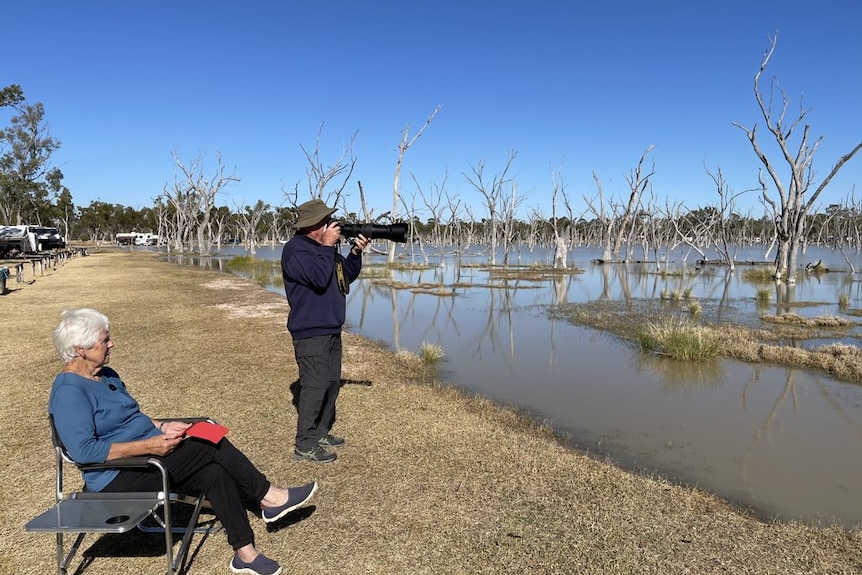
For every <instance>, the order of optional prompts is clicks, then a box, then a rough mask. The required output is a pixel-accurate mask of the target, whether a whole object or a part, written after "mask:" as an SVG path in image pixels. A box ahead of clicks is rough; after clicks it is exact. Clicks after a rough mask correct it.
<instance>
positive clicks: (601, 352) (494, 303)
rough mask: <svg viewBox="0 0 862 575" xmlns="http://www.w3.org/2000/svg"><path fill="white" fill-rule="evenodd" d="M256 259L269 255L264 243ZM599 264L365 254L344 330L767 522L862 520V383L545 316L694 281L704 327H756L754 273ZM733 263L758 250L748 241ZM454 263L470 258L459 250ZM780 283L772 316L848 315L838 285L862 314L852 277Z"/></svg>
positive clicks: (581, 254)
mask: <svg viewBox="0 0 862 575" xmlns="http://www.w3.org/2000/svg"><path fill="white" fill-rule="evenodd" d="M425 249H426V251H428V250H429V249H430V248H428V247H427V246H426V248H425ZM816 250H817V248H815V247H809V249H808V251H809V255H808V257H809V258H813V259H814V260H815V261H816V260H817V259H822V260H823V261H824V264H825V265H827V266H828V267H832V268H834V269H840V268H841V267H842V265H840V264H841V261H840V258H841V256H840V254H838V256H837V257H838V259H839V261H836V257H835V256H836V254H833V253H832V252H828V251H826V250H824V251H823V253H815V254H811V252H812V251H816ZM279 255H280V253H279V252H278V250H273V253H272V254H271V255H270V257H272V258H273V259H277V258H278V256H279ZM761 256H762V254H761ZM257 257H258V258H261V257H267V255H266V250H264V249H262V248H258V254H257ZM551 257H552V254H551V253H549V252H542V251H540V250H539V249H538V248H537V249H536V250H534V251H532V252H529V253H527V254H522V261H521V263H522V264H527V265H528V264H530V263H532V261H535V262H538V263H541V264H548V265H550V263H551V259H550V258H551ZM595 257H597V254H596V252H595V250H593V251H590V250H585V249H575V250H573V251H572V252H570V255H569V263H570V265H572V266H577V267H578V268H580V269H579V271H580V272H581V273H573V274H571V275H546V276H541V275H540V274H539V275H536V279H533V280H530V279H522V278H517V277H513V276H511V275H508V276H507V275H505V274H503V276H502V277H499V276H497V275H495V274H491V273H489V270H488V268H487V267H485V266H476V267H464V266H463V265H459V258H458V257H455V256H451V257H432V258H431V260H430V261H432V262H439V263H437V265H433V267H431V268H430V270H429V269H428V268H426V269H422V270H416V271H411V270H409V269H396V268H393V269H388V270H387V271H386V273H385V274H380V273H379V272H378V271H377V269H376V268H375V269H373V271H372V267H371V265H372V264H373V263H375V262H376V261H378V260H377V256H370V257H367V258H366V264H368V265H367V267H366V271H364V272H363V276H361V277H360V280H359V281H357V282H355V283H354V284H353V285H352V286H351V292H350V294H349V296H348V297H349V302H348V323H349V326H348V328H349V329H351V330H352V331H356V332H358V333H361V334H362V335H365V336H367V337H370V338H373V339H377V340H381V341H385V342H387V343H389V344H390V345H392V346H393V348H395V349H406V350H410V351H414V352H418V350H419V349H420V346H421V345H422V343H423V342H428V343H433V344H437V345H440V346H441V347H442V348H443V350H444V351H445V354H446V356H445V359H444V361H443V363H442V364H441V370H442V375H443V377H444V378H445V379H446V380H447V381H451V382H452V383H453V384H456V385H458V386H459V387H463V388H465V389H467V390H470V391H472V392H475V393H480V394H483V395H486V396H488V397H491V398H493V399H495V400H497V401H499V402H501V403H504V404H510V405H513V406H516V407H517V408H519V409H523V410H525V411H528V412H530V413H532V414H535V415H536V416H537V417H540V418H542V419H543V420H545V421H547V422H548V423H549V424H551V425H554V426H555V427H556V428H557V429H558V430H560V431H561V432H563V433H566V434H568V435H569V436H570V437H571V441H572V443H573V445H576V446H578V447H580V448H583V449H585V450H587V451H590V452H593V453H599V454H601V455H603V456H608V457H610V458H612V459H614V460H616V461H618V462H620V463H621V464H622V465H625V466H627V467H634V468H646V469H650V470H656V471H659V472H661V473H663V474H666V475H668V476H670V477H673V478H675V479H676V480H678V481H680V482H683V483H689V484H696V485H699V486H702V487H704V488H706V489H709V490H710V491H713V492H715V493H717V494H718V495H719V496H722V497H724V498H726V499H728V500H731V501H735V502H737V503H740V504H742V505H745V506H749V507H751V508H753V509H754V510H756V511H757V512H759V513H761V514H762V515H764V516H767V517H777V518H795V519H801V520H804V521H808V522H816V521H821V520H823V521H829V520H831V519H833V518H834V519H835V520H836V521H837V522H839V523H841V524H843V525H845V526H848V527H854V526H857V525H859V524H860V522H862V458H859V457H858V454H859V453H860V450H862V386H860V385H854V384H845V383H840V382H836V381H834V380H832V379H831V378H829V377H828V376H827V375H825V374H820V373H811V372H805V371H801V370H794V369H787V368H782V367H779V366H767V365H759V364H743V363H739V362H735V361H726V360H720V361H716V362H713V363H710V364H705V365H690V364H680V363H678V362H673V361H669V360H666V359H663V358H658V357H654V356H649V355H644V354H643V353H641V352H640V351H639V350H638V349H637V348H636V347H635V346H633V345H631V344H630V343H628V342H624V341H621V340H619V339H618V338H616V337H613V336H611V335H609V334H607V333H603V332H599V331H596V330H593V329H589V328H585V327H580V326H576V325H572V324H571V323H569V322H566V321H561V320H560V319H559V318H556V317H555V316H554V315H553V314H548V313H547V308H548V306H554V305H560V304H565V303H581V302H594V301H602V300H605V301H609V302H626V303H627V304H628V305H629V307H628V308H627V309H635V308H636V307H637V305H638V304H639V303H640V302H644V301H648V302H654V301H656V300H659V299H660V294H661V293H662V292H663V291H665V292H667V291H679V290H690V292H691V294H692V298H694V299H695V300H697V301H698V302H699V303H700V304H702V306H703V309H704V315H703V319H702V321H704V322H726V321H733V322H736V321H742V322H746V323H749V324H758V322H759V317H760V314H761V313H762V310H759V309H758V305H757V299H756V295H757V291H758V289H762V285H760V286H759V285H758V284H755V283H752V282H748V281H746V280H745V279H744V277H743V276H744V273H743V272H744V271H745V266H737V267H736V272H735V273H733V274H725V273H724V270H723V269H722V268H720V267H717V266H711V265H705V266H698V265H691V266H685V265H684V264H683V265H682V266H681V267H680V268H678V269H674V268H673V267H672V266H671V267H670V268H669V272H670V273H654V270H650V269H648V267H647V266H646V265H639V264H614V265H594V264H592V263H591V262H592V260H593V259H594V258H595ZM738 257H739V259H740V261H753V260H754V259H755V258H756V257H758V256H757V254H756V253H746V252H745V251H744V250H741V251H740V253H739V256H738ZM530 258H532V261H531V260H530ZM479 259H480V261H482V262H486V261H487V256H483V257H481V258H479ZM671 259H674V258H673V257H671ZM676 261H682V258H677V259H676ZM460 263H461V264H464V263H469V258H467V257H465V256H463V254H462V256H461V257H460ZM843 267H845V268H846V265H845V266H843ZM857 267H858V265H857ZM366 272H368V274H367V275H366ZM381 275H382V276H383V277H382V278H381ZM425 281H429V282H431V283H434V284H435V285H436V286H438V287H445V288H447V289H446V290H443V291H442V292H438V293H445V294H446V295H443V296H440V295H432V294H431V293H429V290H417V289H415V288H416V286H417V285H418V284H420V283H421V282H425ZM280 290H281V288H280V287H278V288H274V289H273V291H276V292H280ZM775 290H776V291H775V294H776V298H775V302H774V305H775V307H776V311H777V312H781V311H783V310H787V309H790V310H792V311H794V312H795V313H801V314H805V315H810V316H816V315H840V314H841V313H842V312H841V311H840V310H839V307H838V304H837V302H838V295H840V294H845V295H846V296H847V298H848V299H849V307H850V308H851V309H856V308H860V307H862V289H860V287H859V282H854V281H848V278H847V274H843V273H829V274H824V275H819V276H818V277H816V278H807V277H804V278H801V280H800V281H799V282H797V283H796V284H795V285H786V284H779V285H778V286H775ZM801 302H805V303H806V304H808V305H806V306H804V307H801V306H800V305H799V303H801ZM680 310H681V311H680V313H684V308H683V307H682V306H680ZM852 336H853V334H850V337H852Z"/></svg>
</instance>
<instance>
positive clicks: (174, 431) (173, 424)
mask: <svg viewBox="0 0 862 575" xmlns="http://www.w3.org/2000/svg"><path fill="white" fill-rule="evenodd" d="M191 426H192V424H191V423H184V422H182V421H163V422H162V423H161V424H159V431H161V432H162V433H163V434H165V435H167V436H169V437H182V436H184V435H185V434H186V430H187V429H188V428H189V427H191Z"/></svg>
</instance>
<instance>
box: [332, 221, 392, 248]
mask: <svg viewBox="0 0 862 575" xmlns="http://www.w3.org/2000/svg"><path fill="white" fill-rule="evenodd" d="M340 226H341V235H343V236H344V237H346V238H355V237H357V236H358V235H359V234H362V235H363V236H365V237H366V238H368V239H369V240H375V239H381V240H390V241H393V242H398V243H402V244H403V243H404V242H406V241H407V224H405V223H399V224H392V225H390V226H382V225H380V224H369V223H366V224H340Z"/></svg>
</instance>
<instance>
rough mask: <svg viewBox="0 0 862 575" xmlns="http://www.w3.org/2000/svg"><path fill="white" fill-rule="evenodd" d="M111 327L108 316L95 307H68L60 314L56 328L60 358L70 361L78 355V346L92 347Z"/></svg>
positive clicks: (55, 337)
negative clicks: (76, 349)
mask: <svg viewBox="0 0 862 575" xmlns="http://www.w3.org/2000/svg"><path fill="white" fill-rule="evenodd" d="M109 329H110V323H109V322H108V317H107V316H106V315H104V314H102V313H100V312H98V311H96V310H94V309H90V308H78V309H67V310H65V311H64V312H63V313H61V314H60V323H59V325H57V328H56V329H55V330H54V347H55V348H57V353H59V354H60V359H62V360H63V361H64V362H65V363H69V362H70V361H72V360H73V359H75V358H76V357H77V356H78V354H77V352H76V351H75V348H76V347H80V348H82V349H90V348H91V347H93V346H94V345H96V344H97V343H98V342H99V340H100V339H101V338H102V337H104V336H103V335H102V334H103V333H105V332H107V331H109Z"/></svg>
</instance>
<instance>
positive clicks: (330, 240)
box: [320, 220, 341, 246]
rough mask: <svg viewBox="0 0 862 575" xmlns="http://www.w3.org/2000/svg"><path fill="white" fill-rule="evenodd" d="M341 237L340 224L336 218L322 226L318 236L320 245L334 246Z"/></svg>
mask: <svg viewBox="0 0 862 575" xmlns="http://www.w3.org/2000/svg"><path fill="white" fill-rule="evenodd" d="M340 238H341V226H340V225H339V223H338V220H332V221H331V222H329V223H328V224H325V225H324V226H323V233H322V234H321V236H320V245H322V246H334V245H335V244H337V243H338V240H339V239H340Z"/></svg>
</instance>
